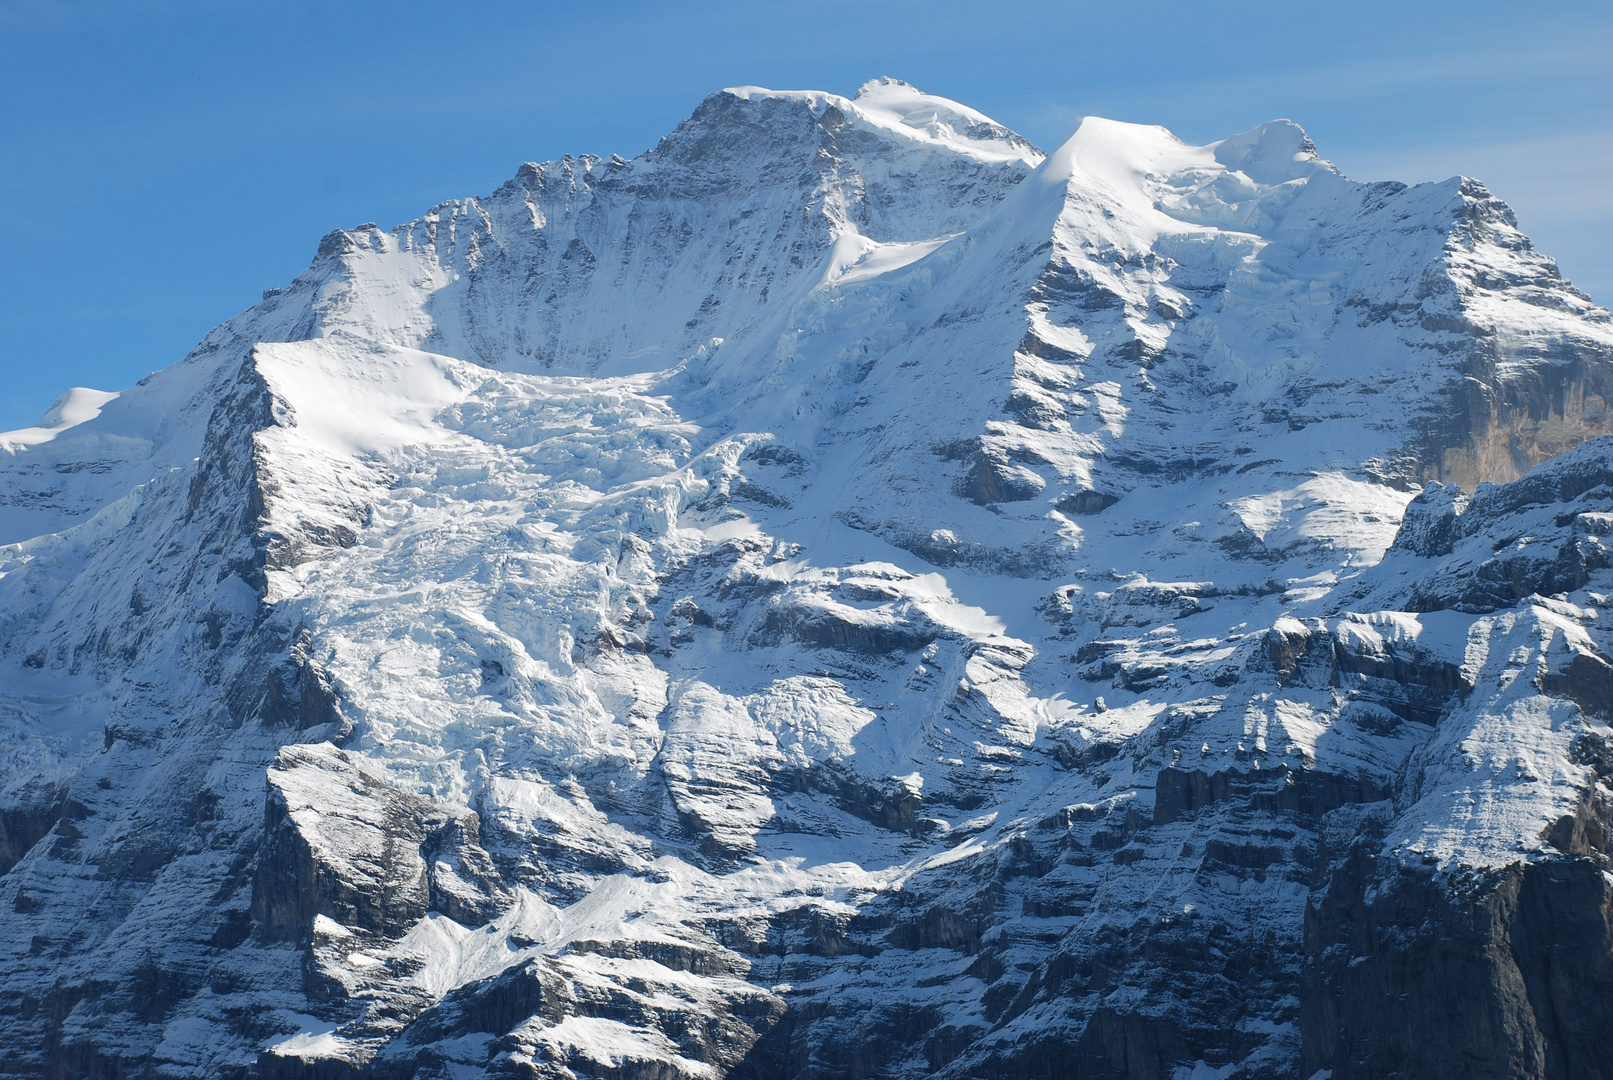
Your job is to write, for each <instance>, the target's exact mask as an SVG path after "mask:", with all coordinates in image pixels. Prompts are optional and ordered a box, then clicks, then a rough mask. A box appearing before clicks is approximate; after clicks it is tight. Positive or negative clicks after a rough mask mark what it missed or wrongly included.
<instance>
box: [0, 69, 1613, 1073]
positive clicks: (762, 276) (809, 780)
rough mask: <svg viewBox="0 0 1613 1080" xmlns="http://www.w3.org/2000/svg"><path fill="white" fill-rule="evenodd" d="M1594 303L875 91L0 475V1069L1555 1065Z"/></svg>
mask: <svg viewBox="0 0 1613 1080" xmlns="http://www.w3.org/2000/svg"><path fill="white" fill-rule="evenodd" d="M1610 401H1613V316H1610V315H1609V312H1608V311H1607V310H1606V309H1605V308H1602V307H1599V306H1597V305H1596V304H1594V303H1593V302H1592V301H1591V300H1590V299H1589V298H1588V297H1586V296H1584V295H1583V294H1582V293H1580V292H1579V291H1578V290H1576V289H1575V288H1574V287H1573V286H1572V284H1571V283H1569V282H1567V281H1565V280H1564V279H1563V278H1562V277H1561V276H1560V274H1559V273H1558V271H1557V268H1556V265H1555V264H1554V263H1553V262H1552V261H1551V260H1550V259H1549V258H1547V257H1546V256H1544V255H1542V254H1540V253H1539V252H1537V251H1535V250H1534V248H1533V247H1532V245H1531V244H1530V242H1529V241H1528V239H1527V238H1526V237H1525V236H1524V235H1523V234H1522V233H1521V232H1520V231H1519V230H1518V227H1517V222H1516V220H1515V218H1514V217H1513V215H1512V213H1511V211H1510V210H1509V209H1508V208H1507V207H1506V205H1505V204H1504V203H1503V202H1501V201H1500V200H1499V199H1497V198H1496V197H1495V196H1494V195H1492V194H1491V193H1490V192H1489V191H1488V190H1487V189H1486V188H1485V187H1484V186H1483V185H1482V184H1481V183H1479V182H1478V181H1476V180H1473V179H1468V178H1453V179H1452V180H1449V181H1446V182H1443V183H1435V184H1422V185H1418V186H1414V187H1408V186H1405V185H1402V184H1397V183H1372V184H1363V183H1358V182H1355V181H1352V180H1349V179H1348V178H1346V177H1345V176H1343V175H1342V174H1341V173H1340V172H1339V171H1338V170H1337V169H1336V168H1335V167H1334V166H1333V165H1332V164H1330V163H1329V162H1328V161H1326V160H1325V159H1323V158H1322V157H1321V156H1320V155H1319V153H1318V151H1317V149H1316V147H1315V146H1314V145H1313V144H1312V142H1311V140H1310V139H1309V138H1308V137H1307V136H1306V134H1305V132H1304V131H1303V130H1302V129H1301V128H1300V127H1299V126H1297V125H1296V124H1293V123H1291V122H1289V121H1286V120H1277V121H1273V122H1271V123H1268V124H1264V125H1262V126H1260V127H1258V128H1256V129H1254V130H1252V131H1249V132H1246V133H1244V134H1241V135H1236V136H1233V137H1231V138H1228V139H1225V140H1223V141H1221V142H1218V143H1214V144H1211V145H1209V146H1190V145H1187V144H1185V143H1183V142H1182V141H1180V140H1178V139H1177V138H1175V137H1174V136H1172V135H1171V134H1170V133H1169V132H1167V131H1165V130H1164V129H1163V128H1158V127H1149V126H1142V125H1134V124H1123V123H1118V122H1114V121H1109V120H1104V119H1100V118H1088V119H1086V120H1084V121H1083V122H1082V123H1081V125H1080V127H1079V128H1078V129H1077V130H1076V132H1075V133H1074V134H1073V135H1072V136H1071V137H1070V139H1069V140H1068V141H1067V142H1065V143H1064V144H1063V145H1062V146H1060V147H1058V148H1056V149H1055V150H1054V151H1053V152H1051V153H1046V152H1044V151H1042V150H1040V149H1038V148H1036V147H1035V146H1033V145H1031V144H1030V143H1029V142H1028V141H1027V140H1025V139H1024V138H1022V137H1021V136H1019V135H1017V134H1016V133H1014V132H1013V131H1011V130H1009V129H1007V128H1005V127H1003V126H1002V125H1000V124H998V123H996V122H995V121H993V120H991V119H990V118H988V117H986V116H984V115H982V114H980V113H978V112H975V111H974V110H971V109H969V108H967V107H966V106H963V105H960V104H958V103H956V102H952V101H948V100H946V99H943V98H939V97H935V96H933V95H928V94H924V93H922V92H921V91H919V90H917V89H915V88H914V87H911V86H909V85H907V84H905V83H902V82H899V81H896V80H892V79H878V80H874V81H872V82H870V83H868V84H866V85H864V86H863V87H862V88H861V89H860V90H859V91H858V93H857V95H856V96H855V97H854V98H846V97H841V96H838V95H834V94H829V93H823V92H817V91H802V92H781V91H772V90H767V89H763V88H759V87H739V88H733V89H729V90H725V91H722V92H719V93H717V94H713V95H712V96H711V97H709V98H707V99H706V100H705V101H704V102H703V103H701V104H700V105H699V107H698V108H697V109H696V110H695V111H694V113H693V114H692V115H691V116H690V117H689V119H687V120H685V121H684V122H683V123H681V124H680V125H679V126H678V127H677V128H676V129H675V130H674V131H673V132H672V133H671V134H669V135H668V136H667V137H666V138H664V139H662V140H661V142H660V143H659V144H658V145H657V146H656V147H654V148H653V149H651V150H649V151H647V152H645V153H643V154H641V155H639V156H638V157H636V158H633V159H631V160H629V159H624V158H620V157H611V158H596V157H580V158H571V157H568V158H564V159H562V160H560V161H554V162H548V163H545V164H527V165H523V166H522V167H521V168H520V169H519V171H518V172H517V173H516V175H515V177H514V178H513V179H511V180H510V181H509V182H508V183H506V184H504V185H503V186H501V187H500V188H498V189H497V190H496V191H495V192H494V193H493V194H491V195H489V196H487V197H483V198H471V199H463V200H457V201H452V202H447V203H443V204H441V205H439V206H437V207H435V208H434V209H432V210H431V211H429V212H428V213H427V214H425V215H424V216H423V217H421V218H419V219H418V220H416V221H413V222H409V223H406V224H403V225H400V226H398V227H396V228H394V229H390V230H382V229H380V228H379V227H377V226H375V225H373V224H365V225H361V226H359V227H357V228H354V229H350V230H337V231H334V232H332V233H331V234H329V235H328V236H326V237H325V238H324V239H323V240H322V241H321V242H320V243H319V246H318V251H317V254H316V256H315V258H314V260H313V262H312V264H311V265H310V266H309V268H308V269H307V270H306V271H304V272H303V273H302V274H300V275H299V276H298V277H297V278H296V279H295V280H293V281H292V282H290V283H289V284H288V285H287V286H286V287H284V288H282V289H272V290H268V291H266V292H265V294H264V298H263V301H262V303H260V304H258V305H257V306H255V307H253V308H252V309H250V310H248V311H246V312H244V313H242V314H241V315H239V316H237V317H235V318H233V319H231V320H229V321H228V322H226V323H224V324H223V325H222V326H220V327H219V328H217V329H216V330H214V331H213V332H212V333H210V334H209V335H208V336H207V337H206V338H205V339H204V340H203V341H202V342H201V343H200V344H199V345H198V346H197V347H196V349H194V350H193V351H192V352H191V354H190V355H189V356H187V357H185V358H184V359H183V360H182V361H180V362H179V363H177V364H175V365H174V366H172V367H170V368H168V369H166V370H164V371H161V372H157V373H155V374H153V375H151V376H149V377H147V378H146V379H144V380H142V381H141V382H140V383H139V384H138V385H136V386H134V387H131V388H129V389H127V390H124V391H122V392H121V393H117V394H111V393H105V392H100V391H94V390H88V389H84V388H78V389H75V390H73V391H70V392H69V393H68V394H67V395H66V396H64V397H63V399H62V400H61V401H60V402H58V404H57V406H56V407H54V408H53V409H52V410H51V412H50V413H48V414H47V415H46V416H45V417H44V418H43V419H42V421H41V422H40V424H39V425H37V426H36V427H33V428H28V429H24V430H22V431H19V432H9V433H3V434H0V626H3V627H4V635H3V638H0V640H3V642H4V644H3V646H0V725H3V730H4V732H5V735H4V738H3V739H0V871H3V876H0V955H3V956H4V961H3V965H0V970H3V972H4V975H3V977H0V981H3V983H4V986H5V989H6V994H5V995H4V999H5V1000H4V1001H3V1002H0V1075H4V1076H17V1077H70V1076H90V1075H94V1076H128V1077H197V1078H200V1077H242V1078H245V1077H265V1078H267V1077H308V1078H314V1077H318V1078H333V1077H419V1078H428V1077H430V1078H436V1077H454V1078H461V1077H471V1076H523V1077H556V1078H558V1077H565V1078H582V1077H600V1078H604V1077H612V1078H628V1077H645V1078H648V1077H654V1078H657V1080H674V1078H676V1080H683V1078H691V1080H692V1078H714V1077H735V1078H741V1077H757V1078H761V1077H769V1078H772V1077H795V1078H803V1080H804V1078H820V1077H821V1078H829V1077H836V1078H840V1077H844V1078H863V1077H876V1076H877V1077H892V1078H896V1077H919V1076H942V1077H955V1078H965V1077H970V1078H972V1077H993V1078H1001V1077H1027V1078H1029V1077H1064V1076H1070V1077H1127V1078H1143V1077H1149V1078H1154V1077H1172V1078H1173V1080H1174V1078H1180V1077H1189V1076H1211V1075H1213V1076H1240V1077H1290V1076H1292V1077H1312V1076H1318V1075H1331V1076H1333V1077H1335V1078H1338V1080H1344V1078H1346V1077H1376V1076H1390V1075H1414V1076H1419V1077H1441V1076H1449V1077H1458V1076H1462V1077H1466V1076H1497V1077H1500V1076H1528V1077H1596V1076H1605V1075H1607V1068H1608V1067H1607V1065H1606V1063H1605V1057H1606V1055H1605V1049H1604V1047H1605V1034H1606V1032H1607V1031H1608V1030H1610V1028H1613V873H1610V871H1613V861H1610V859H1609V853H1610V852H1613V749H1610V748H1613V728H1610V727H1609V723H1610V719H1613V659H1610V650H1613V641H1610V633H1613V623H1609V622H1608V619H1609V618H1610V617H1613V616H1609V615H1608V614H1607V612H1608V608H1609V604H1610V601H1609V596H1613V569H1610V568H1613V557H1610V552H1609V548H1610V546H1613V541H1610V540H1608V539H1607V538H1608V537H1609V535H1610V534H1613V438H1610V437H1609V436H1610V435H1613V413H1610V407H1609V402H1610Z"/></svg>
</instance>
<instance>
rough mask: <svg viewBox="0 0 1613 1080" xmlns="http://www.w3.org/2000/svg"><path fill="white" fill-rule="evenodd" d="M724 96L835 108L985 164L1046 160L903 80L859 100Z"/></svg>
mask: <svg viewBox="0 0 1613 1080" xmlns="http://www.w3.org/2000/svg"><path fill="white" fill-rule="evenodd" d="M724 92H725V93H728V94H732V95H734V96H735V97H739V98H743V99H745V100H747V101H758V100H762V99H764V98H778V99H784V100H792V101H804V102H807V103H808V104H809V106H810V107H811V108H812V110H813V112H814V113H822V112H823V111H824V110H825V109H827V108H829V107H833V108H835V109H838V110H839V111H840V112H841V113H843V114H844V115H845V116H846V118H847V119H848V120H850V121H851V123H852V124H854V125H856V126H859V127H862V128H864V129H865V130H869V131H872V132H875V133H877V134H881V135H885V136H887V137H889V136H895V137H896V138H897V139H899V140H901V141H903V142H907V143H912V144H917V145H924V146H934V147H938V148H943V149H947V150H952V151H956V152H957V153H960V154H963V155H965V156H967V157H972V158H975V159H977V160H979V161H984V162H991V163H999V162H1011V161H1021V162H1024V163H1025V164H1026V165H1029V166H1035V165H1037V164H1038V163H1039V162H1040V161H1041V160H1042V158H1043V157H1044V156H1045V155H1044V154H1043V153H1042V151H1040V150H1038V149H1037V148H1036V147H1035V146H1033V145H1031V143H1030V142H1028V141H1027V140H1026V139H1025V137H1024V136H1022V135H1020V134H1018V133H1017V132H1014V131H1012V130H1010V129H1009V128H1007V127H1004V126H1003V125H1002V124H999V123H998V122H997V121H995V120H993V119H992V118H991V117H989V116H987V115H985V114H984V113H982V112H978V111H976V110H974V109H971V108H969V107H968V106H967V105H960V104H959V103H958V102H956V101H953V100H951V99H950V98H944V97H940V96H939V95H936V94H926V93H925V92H924V91H922V90H920V89H918V88H917V87H916V86H913V85H911V84H910V83H905V82H902V81H901V80H900V79H892V78H888V77H883V78H878V79H870V80H869V81H868V82H866V83H863V85H862V86H861V87H860V88H859V89H858V90H857V96H856V98H855V99H851V98H845V97H841V96H840V95H839V94H828V93H824V92H823V91H821V90H769V89H767V88H765V87H760V86H732V87H729V88H727V89H726V90H725V91H724Z"/></svg>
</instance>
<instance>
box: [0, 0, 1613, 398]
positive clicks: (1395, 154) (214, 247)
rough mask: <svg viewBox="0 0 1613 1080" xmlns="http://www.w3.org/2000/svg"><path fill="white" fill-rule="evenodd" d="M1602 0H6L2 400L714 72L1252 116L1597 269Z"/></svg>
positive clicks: (608, 128)
mask: <svg viewBox="0 0 1613 1080" xmlns="http://www.w3.org/2000/svg"><path fill="white" fill-rule="evenodd" d="M1609 57H1613V5H1609V4H1606V3H1605V2H1604V3H1600V4H1592V3H1555V4H1539V5H1522V4H1517V3H1509V4H1500V3H1484V2H1468V3H1446V2H1421V3H1419V2H1416V0H1409V2H1408V0H1400V2H1398V3H1377V2H1371V0H1367V2H1356V3H1353V4H1303V3H1295V2H1290V3H1284V4H1273V3H1236V2H1222V3H1218V4H1217V3H1210V2H1200V3H1173V2H1163V0H1161V2H1153V3H1148V4H1140V3H1131V4H1124V3H1113V2H1111V3H1105V4H1093V3H1039V2H1035V0H1030V2H1020V3H1007V4H981V3H977V2H976V3H952V2H940V0H930V2H924V3H920V2H909V0H890V2H879V0H863V2H860V3H852V2H845V0H813V2H810V3H757V2H752V3H730V2H705V3H679V4H668V3H665V2H662V3H632V2H619V3H595V4H591V5H588V4H577V3H564V4H561V3H530V2H529V3H478V2H462V3H457V4H452V5H449V4H425V3H410V2H406V0H402V2H398V0H395V2H390V3H385V4H382V3H370V2H349V3H330V2H328V0H327V2H325V3H304V2H300V0H259V2H255V3H235V2H231V0H209V2H205V3H201V2H198V3H191V2H186V0H150V2H136V3H128V2H124V3H105V2H99V0H95V2H91V0H54V2H51V3H43V4H41V3H37V2H14V0H0V205H3V206H4V207H6V216H7V221H6V226H7V227H6V230H5V233H6V237H7V241H8V244H7V247H8V249H9V250H8V251H7V256H8V257H7V258H5V259H3V260H0V430H4V429H7V428H13V427H18V426H22V425H24V424H28V423H31V422H32V421H33V420H35V419H36V418H37V417H38V416H39V415H40V413H42V412H43V411H44V410H45V408H46V407H48V406H49V405H50V403H51V401H52V400H53V399H54V398H55V397H56V396H57V395H58V394H59V393H61V392H62V391H63V390H65V389H66V388H67V387H68V386H72V385H87V386H95V387H98V388H101V389H120V388H122V387H124V386H127V385H129V384H130V383H132V382H134V381H135V380H137V379H139V378H140V377H141V376H143V375H144V374H146V372H148V371H151V370H154V369H157V368H160V367H164V366H166V365H168V364H170V363H172V362H174V361H175V360H178V359H179V358H180V357H181V356H183V355H184V354H185V352H187V351H188V350H189V349H190V347H191V346H192V345H194V344H195V342H196V341H197V340H198V339H199V338H200V337H201V336H202V335H203V334H205V333H206V332H207V331H208V330H209V329H210V328H211V327H213V326H214V325H216V324H217V323H219V322H221V321H223V320H224V319H226V318H228V317H229V316H231V315H233V314H235V313H236V312H238V311H240V310H242V309H244V308H246V307H248V306H250V305H251V304H253V303H254V302H256V301H257V299H258V297H259V293H260V292H261V290H263V289H265V288H269V287H274V286H279V285H283V284H284V283H285V282H287V281H288V280H290V279H291V278H292V277H293V276H295V275H296V274H297V273H298V272H299V271H300V270H301V269H302V268H303V267H304V266H306V265H307V263H308V262H309V260H310V259H311V258H312V256H313V252H314V249H315V247H316V245H317V243H318V240H319V237H320V236H322V235H323V234H324V233H326V232H328V231H329V230H330V229H332V228H335V227H338V226H342V227H350V226H353V225H356V224H358V223H360V222H364V221H377V222H380V223H381V224H382V225H383V226H390V225H392V224H395V223H397V222H399V221H405V220H409V219H411V218H413V217H416V216H418V215H419V214H420V213H421V212H423V211H424V210H426V209H427V208H428V207H430V206H431V205H432V204H434V203H436V202H440V201H442V200H444V199H447V198H452V197H456V196H463V195H473V194H479V193H485V192H488V191H491V190H492V189H493V188H495V187H497V186H498V185H499V184H500V183H501V182H502V181H503V180H505V179H507V178H508V177H510V176H511V175H513V174H514V172H515V169H516V167H517V166H518V165H519V164H520V163H521V162H523V161H527V160H545V159H548V158H553V157H559V156H560V155H562V154H565V153H582V152H593V153H611V152H617V153H621V154H623V155H625V156H632V155H633V154H636V153H638V152H639V151H641V150H643V149H644V148H645V147H648V146H650V145H652V144H653V143H654V142H655V140H656V139H657V138H658V137H659V136H660V135H662V134H664V133H665V132H666V131H668V130H670V129H671V128H672V126H673V125H674V124H676V123H677V122H678V120H679V119H681V118H682V117H684V116H686V115H687V114H688V113H689V112H690V111H691V110H692V109H693V108H694V106H695V105H696V104H697V103H698V102H699V101H700V99H701V98H702V97H704V96H705V95H706V94H708V93H710V92H712V91H714V90H718V89H720V88H721V87H724V86H730V85H736V84H744V83H755V84H760V85H764V86H773V87H777V88H801V87H811V88H815V89H825V90H832V91H837V92H840V93H848V94H849V93H852V92H853V91H855V89H856V87H857V86H858V85H859V84H861V83H862V82H863V81H864V80H866V79H868V78H871V77H873V76H876V75H893V76H896V77H898V78H902V79H906V80H907V81H909V82H912V83H914V84H916V85H918V86H920V87H922V88H924V89H926V90H928V91H931V92H933V93H939V94H945V95H947V96H949V97H953V98H956V99H958V100H960V101H963V102H965V103H967V104H969V105H971V106H973V107H975V108H978V109H980V110H982V111H984V112H986V113H988V114H990V115H991V116H993V117H995V118H996V119H998V120H1000V121H1002V122H1003V123H1005V124H1008V125H1009V126H1011V127H1014V128H1016V129H1018V130H1019V131H1021V132H1023V133H1025V134H1026V135H1028V136H1029V137H1031V138H1032V139H1033V140H1035V141H1036V142H1038V143H1039V144H1040V145H1042V146H1044V147H1047V148H1051V147H1053V146H1055V145H1057V144H1058V143H1059V142H1061V141H1062V140H1063V139H1064V137H1065V136H1067V135H1068V134H1069V132H1070V131H1071V130H1072V129H1073V128H1074V127H1075V125H1076V123H1077V122H1078V121H1079V119H1080V118H1081V117H1082V116H1084V115H1087V114H1095V115H1102V116H1110V117H1114V118H1117V119H1122V120H1131V121H1139V122H1147V123H1158V124H1164V125H1165V126H1167V127H1169V128H1170V129H1171V130H1173V131H1175V132H1176V133H1177V134H1178V135H1180V136H1181V137H1183V138H1185V139H1188V140H1190V141H1194V142H1207V141H1210V140H1213V139H1217V138H1221V137H1224V136H1226V135H1229V134H1232V133H1235V132H1238V131H1242V130H1246V129H1248V128H1250V127H1253V126H1254V125H1255V124H1257V123H1259V122H1261V121H1263V120H1268V119H1271V118H1273V117H1277V116H1287V117H1290V118H1292V119H1294V120H1297V121H1298V122H1299V123H1301V124H1303V125H1304V126H1305V127H1306V128H1307V130H1309V131H1310V133H1311V135H1312V137H1313V138H1314V139H1315V140H1316V142H1317V144H1318V147H1319V148H1320V150H1321V152H1322V153H1323V155H1324V156H1327V157H1329V158H1331V159H1332V160H1334V161H1335V162H1337V163H1338V164H1339V165H1340V167H1341V168H1343V169H1344V171H1345V172H1346V173H1347V174H1349V175H1351V176H1354V177H1358V178H1360V179H1402V180H1408V181H1418V180H1433V179H1442V178H1444V177H1447V176H1450V175H1453V174H1455V173H1467V174H1469V175H1474V176H1478V177H1480V178H1482V179H1484V180H1485V181H1486V182H1487V183H1489V184H1490V186H1491V188H1492V189H1493V190H1495V191H1497V192H1498V193H1499V194H1500V195H1501V196H1502V197H1503V198H1505V199H1507V200H1508V201H1509V202H1510V203H1512V205H1513V207H1514V209H1515V210H1516V211H1517V213H1518V216H1519V219H1520V222H1521V224H1522V225H1523V227H1524V229H1525V230H1526V231H1527V232H1529V233H1530V234H1531V235H1532V236H1533V237H1534V238H1535V240H1536V242H1537V244H1538V245H1539V246H1540V248H1541V249H1542V250H1544V251H1546V252H1548V253H1549V254H1552V255H1555V256H1556V257H1557V258H1558V260H1559V261H1560V263H1561V264H1562V267H1563V271H1564V273H1565V274H1567V275H1568V276H1569V277H1571V278H1572V279H1574V280H1575V281H1576V282H1577V283H1578V284H1579V285H1580V286H1581V287H1582V288H1583V289H1585V290H1586V291H1588V292H1590V293H1591V295H1592V296H1594V297H1596V298H1597V299H1598V300H1601V301H1603V302H1604V303H1605V302H1608V301H1610V300H1613V61H1610V60H1609Z"/></svg>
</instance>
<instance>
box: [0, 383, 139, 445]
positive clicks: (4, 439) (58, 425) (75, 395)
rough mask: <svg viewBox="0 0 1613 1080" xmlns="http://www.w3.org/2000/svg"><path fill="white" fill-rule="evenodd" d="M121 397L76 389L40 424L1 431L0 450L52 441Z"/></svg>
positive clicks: (92, 418) (88, 419)
mask: <svg viewBox="0 0 1613 1080" xmlns="http://www.w3.org/2000/svg"><path fill="white" fill-rule="evenodd" d="M117 397H118V394H117V392H116V391H108V390H92V389H90V388H89V387H87V386H75V387H73V388H72V389H71V390H69V391H67V393H65V394H63V395H62V396H61V397H59V398H57V399H56V401H55V402H54V403H53V404H52V405H51V407H50V408H49V409H46V410H45V415H44V416H42V417H40V418H39V423H37V424H35V425H33V426H32V427H25V428H18V429H17V430H16V431H0V449H7V450H15V449H18V448H21V447H24V446H37V445H38V444H39V443H45V442H50V441H51V440H52V439H54V438H56V436H58V435H60V434H61V433H62V432H64V431H66V430H68V429H69V428H74V427H77V426H78V425H80V424H83V423H86V422H88V421H90V420H94V419H95V418H96V417H97V416H100V415H101V410H102V409H103V408H105V407H106V404H107V403H108V402H110V401H113V400H115V399H116V398H117Z"/></svg>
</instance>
